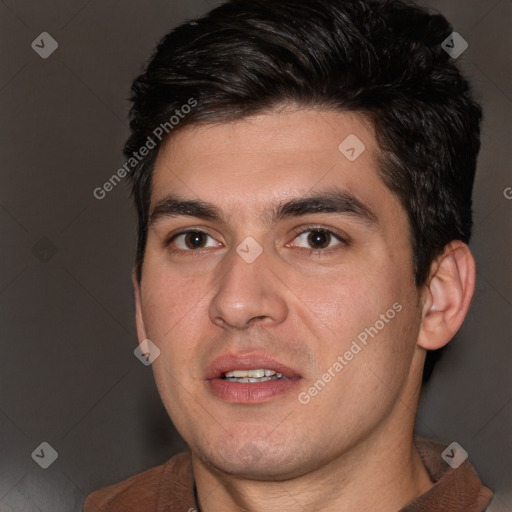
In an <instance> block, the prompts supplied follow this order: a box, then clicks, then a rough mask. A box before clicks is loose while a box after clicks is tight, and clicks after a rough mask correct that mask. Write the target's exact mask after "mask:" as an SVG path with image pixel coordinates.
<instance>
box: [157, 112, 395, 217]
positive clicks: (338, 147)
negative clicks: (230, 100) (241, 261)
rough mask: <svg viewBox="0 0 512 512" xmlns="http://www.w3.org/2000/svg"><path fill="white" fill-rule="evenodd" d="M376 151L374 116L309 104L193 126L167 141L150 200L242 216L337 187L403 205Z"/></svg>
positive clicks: (368, 200) (366, 198)
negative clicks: (200, 204) (173, 198)
mask: <svg viewBox="0 0 512 512" xmlns="http://www.w3.org/2000/svg"><path fill="white" fill-rule="evenodd" d="M347 150H348V151H347ZM378 151H379V150H378V147H377V144H376V140H375V135H374V132H373V128H372V126H371V124H370V123H369V121H367V120H366V119H365V118H364V117H362V116H361V115H358V114H355V113H348V112H332V111H318V110H313V109H305V110H299V111H287V112H279V113H278V112H276V113H268V114H262V115H257V116H253V117H250V118H246V119H243V120H240V121H236V122H231V123H221V124H216V125H191V126H189V127H186V128H184V129H182V130H180V131H178V132H177V133H176V134H175V135H173V136H172V137H170V138H169V139H168V140H167V141H166V142H165V144H164V145H163V146H162V148H161V150H160V153H159V155H158V158H157V161H156V164H155V169H154V174H153V187H152V198H151V203H152V206H154V205H155V204H156V203H158V202H159V201H161V200H162V199H164V198H165V197H166V196H167V195H169V194H171V193H172V194H173V195H178V196H180V197H183V198H189V199H200V200H204V201H208V202H211V203H215V204H219V205H221V206H223V207H225V208H226V209H231V210H232V211H236V212H237V215H241V216H242V217H243V216H244V215H245V213H246V212H250V211H254V210H261V209H264V208H267V207H269V206H270V205H271V204H275V203H276V202H281V201H283V200H284V199H286V198H287V197H296V196H298V195H304V194H311V193H314V192H315V191H317V190H324V189H326V188H333V187H337V188H339V189H341V190H345V191H347V192H349V193H351V194H353V195H354V196H356V197H357V198H358V199H360V200H361V201H362V202H365V203H367V204H376V203H382V202H383V200H384V203H386V202H388V203H389V204H388V205H387V206H388V207H398V205H397V201H396V198H394V196H393V195H392V194H391V192H390V191H389V190H388V189H387V188H386V187H385V186H384V184H383V183H382V181H381V179H380V177H379V175H378V166H377V155H378ZM354 156H355V157H356V158H354Z"/></svg>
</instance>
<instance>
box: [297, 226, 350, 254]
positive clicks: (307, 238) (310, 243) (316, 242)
mask: <svg viewBox="0 0 512 512" xmlns="http://www.w3.org/2000/svg"><path fill="white" fill-rule="evenodd" d="M297 240H298V241H299V243H296V246H297V247H303V248H305V249H311V250H314V251H321V250H323V249H330V248H331V247H334V246H336V245H340V244H341V243H343V242H344V240H343V239H342V238H341V237H339V236H338V235H336V234H335V233H332V232H331V231H329V230H327V229H310V230H308V231H304V232H302V233H301V234H300V235H298V236H297V237H296V238H295V241H297Z"/></svg>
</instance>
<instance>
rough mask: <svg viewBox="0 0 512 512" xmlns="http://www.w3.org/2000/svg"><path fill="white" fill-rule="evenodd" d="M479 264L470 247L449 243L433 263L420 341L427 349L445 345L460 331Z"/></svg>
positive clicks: (424, 306) (460, 243)
mask: <svg viewBox="0 0 512 512" xmlns="http://www.w3.org/2000/svg"><path fill="white" fill-rule="evenodd" d="M475 276H476V266H475V260H474V258H473V255H472V254H471V250H470V249H469V247H468V246H467V245H466V244H465V243H463V242H461V241H454V242H451V243H449V244H448V245H447V246H446V247H445V249H444V251H443V253H442V254H441V256H439V257H438V258H436V261H435V262H433V264H432V272H431V275H430V278H429V281H428V284H427V285H426V286H425V290H424V293H425V300H424V304H423V312H422V322H421V327H420V332H419V336H418V345H419V346H420V347H422V348H424V349H426V350H436V349H439V348H441V347H443V346H445V345H446V344H447V343H448V342H449V341H450V340H451V339H452V338H453V337H454V336H455V334H456V333H457V331H458V330H459V328H460V326H461V325H462V322H463V321H464V318H465V317H466V314H467V312H468V309H469V306H470V304H471V299H472V298H473V293H474V290H475Z"/></svg>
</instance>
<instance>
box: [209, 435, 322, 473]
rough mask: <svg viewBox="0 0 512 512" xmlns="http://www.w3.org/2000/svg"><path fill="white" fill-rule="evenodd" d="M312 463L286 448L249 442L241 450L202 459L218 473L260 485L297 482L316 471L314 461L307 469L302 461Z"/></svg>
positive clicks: (291, 449) (219, 453) (210, 450)
mask: <svg viewBox="0 0 512 512" xmlns="http://www.w3.org/2000/svg"><path fill="white" fill-rule="evenodd" d="M304 458H305V460H308V457H307V456H305V454H302V453H300V454H299V453H298V450H296V449H293V448H291V447H288V450H286V451H285V449H284V447H283V445H280V446H272V445H264V444H263V445H261V444H260V445H258V444H256V443H252V442H250V441H249V442H247V443H246V444H245V445H243V446H242V448H240V449H239V450H228V449H226V447H225V446H223V447H221V448H220V450H219V451H215V452H212V448H211V447H210V449H209V452H208V453H207V454H202V455H200V459H201V461H202V462H203V464H204V465H205V466H207V467H208V468H209V469H211V470H213V471H214V472H216V473H220V474H224V475H229V476H232V477H236V478H243V479H250V480H259V481H268V480H272V481H284V480H288V479H290V478H296V477H298V476H301V475H302V474H305V473H307V472H309V471H310V470H311V469H312V464H311V461H308V464H307V466H308V467H305V464H304V462H302V459H304Z"/></svg>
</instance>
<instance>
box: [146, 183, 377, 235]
mask: <svg viewBox="0 0 512 512" xmlns="http://www.w3.org/2000/svg"><path fill="white" fill-rule="evenodd" d="M315 213H336V214H345V215H349V216H351V217H353V218H354V219H355V220H358V221H361V222H363V223H364V224H367V225H368V227H373V228H376V227H378V219H377V215H375V213H374V212H373V211H372V210H371V208H370V207H369V206H368V205H366V204H364V203H363V202H361V201H360V200H359V199H357V198H356V197H355V196H354V195H352V194H351V193H350V192H347V191H345V190H338V189H336V190H327V191H324V192H320V193H316V194H311V195H305V196H300V197H296V198H292V199H289V200H285V201H283V202H280V203H278V204H276V205H274V206H273V207H272V208H271V209H270V211H267V212H264V213H263V214H262V218H261V220H262V222H263V223H264V224H266V225H273V224H276V223H278V222H279V221H281V220H284V219H287V218H294V217H300V216H304V215H309V214H315ZM180 216H186V217H196V218H200V219H203V220H209V221H212V222H217V223H220V224H225V223H226V222H225V219H224V215H223V213H222V210H220V209H219V208H218V207H217V206H216V205H214V204H212V203H208V202H205V201H202V200H190V199H182V198H180V197H178V196H175V195H169V196H166V197H165V198H164V199H162V200H161V201H159V202H158V203H157V204H156V205H155V207H154V208H153V210H152V212H151V214H150V216H149V224H150V225H151V224H153V223H155V222H156V221H158V220H160V219H161V218H167V217H171V218H172V217H180Z"/></svg>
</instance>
